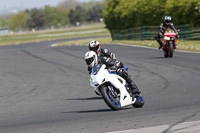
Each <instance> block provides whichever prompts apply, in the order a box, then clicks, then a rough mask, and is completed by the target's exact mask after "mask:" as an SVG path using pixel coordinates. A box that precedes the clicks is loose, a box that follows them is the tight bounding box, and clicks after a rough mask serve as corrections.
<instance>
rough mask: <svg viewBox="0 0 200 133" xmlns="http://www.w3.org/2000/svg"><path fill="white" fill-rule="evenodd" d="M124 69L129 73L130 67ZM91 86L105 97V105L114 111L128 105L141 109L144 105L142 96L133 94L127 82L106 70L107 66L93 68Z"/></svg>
mask: <svg viewBox="0 0 200 133" xmlns="http://www.w3.org/2000/svg"><path fill="white" fill-rule="evenodd" d="M123 69H124V70H126V71H127V70H128V67H126V68H123ZM90 86H91V87H92V88H93V89H94V91H95V93H96V94H97V95H100V96H102V97H103V99H104V101H105V103H106V104H107V105H108V106H109V107H110V108H111V109H112V110H120V109H121V108H122V107H125V106H128V105H132V106H134V107H135V108H141V107H142V106H143V105H144V100H143V97H142V94H141V93H140V94H137V95H135V94H133V93H132V92H131V90H130V88H129V86H128V84H127V83H126V80H124V79H123V78H122V77H120V76H119V75H117V74H116V73H115V72H112V71H109V70H108V69H106V65H105V64H97V65H94V66H93V67H92V72H91V74H90Z"/></svg>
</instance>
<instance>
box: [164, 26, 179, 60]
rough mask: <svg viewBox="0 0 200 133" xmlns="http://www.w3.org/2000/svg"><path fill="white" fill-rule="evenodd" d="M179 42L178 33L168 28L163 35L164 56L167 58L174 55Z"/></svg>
mask: <svg viewBox="0 0 200 133" xmlns="http://www.w3.org/2000/svg"><path fill="white" fill-rule="evenodd" d="M177 42H178V40H177V34H176V33H175V31H174V30H172V29H168V30H166V31H165V33H164V37H163V41H162V44H163V47H162V49H163V51H164V56H165V57H166V58H168V57H171V58H172V57H173V53H174V50H175V49H176V43H177Z"/></svg>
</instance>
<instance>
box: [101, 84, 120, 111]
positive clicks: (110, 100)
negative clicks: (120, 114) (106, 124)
mask: <svg viewBox="0 0 200 133" xmlns="http://www.w3.org/2000/svg"><path fill="white" fill-rule="evenodd" d="M110 88H112V86H103V87H102V88H101V95H102V97H103V99H104V101H105V103H106V104H107V105H108V106H109V107H110V108H111V109H112V110H120V109H121V104H120V98H119V97H118V96H117V95H115V94H117V92H116V90H115V89H110Z"/></svg>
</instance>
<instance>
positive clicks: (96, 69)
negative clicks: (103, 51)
mask: <svg viewBox="0 0 200 133" xmlns="http://www.w3.org/2000/svg"><path fill="white" fill-rule="evenodd" d="M102 65H103V64H97V65H95V66H93V67H92V74H94V75H96V74H97V73H98V72H99V70H100V69H101V67H102Z"/></svg>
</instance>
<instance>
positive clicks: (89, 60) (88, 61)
mask: <svg viewBox="0 0 200 133" xmlns="http://www.w3.org/2000/svg"><path fill="white" fill-rule="evenodd" d="M93 60H94V58H93V57H91V58H88V59H85V62H86V64H87V65H90V64H91V63H92V62H93Z"/></svg>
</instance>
